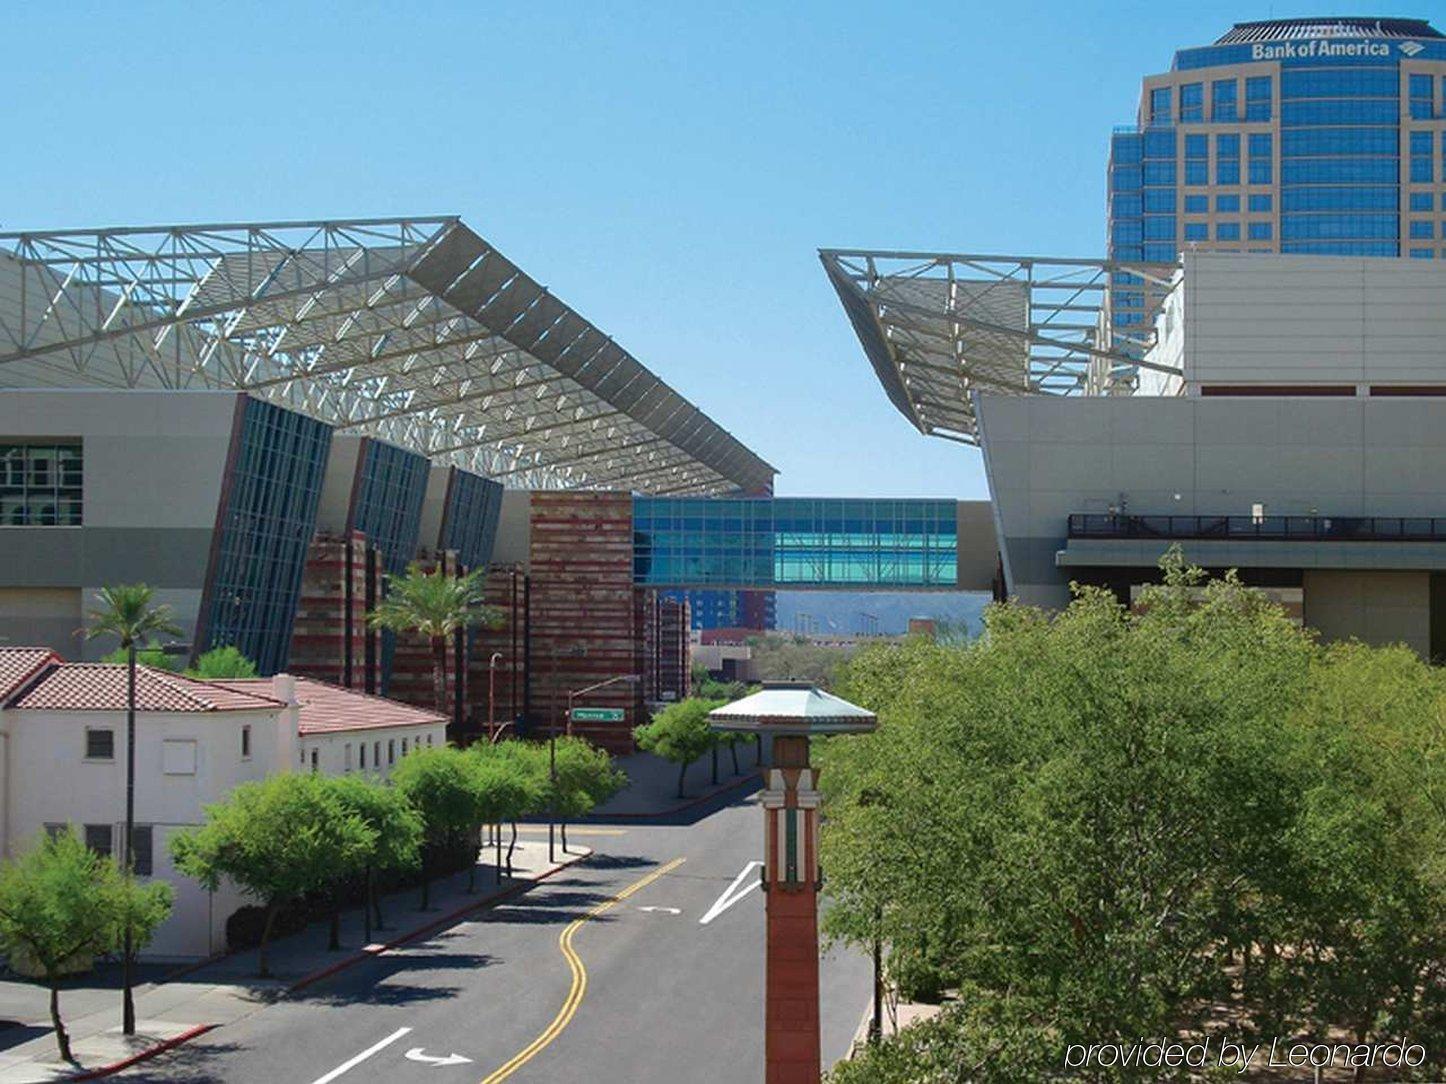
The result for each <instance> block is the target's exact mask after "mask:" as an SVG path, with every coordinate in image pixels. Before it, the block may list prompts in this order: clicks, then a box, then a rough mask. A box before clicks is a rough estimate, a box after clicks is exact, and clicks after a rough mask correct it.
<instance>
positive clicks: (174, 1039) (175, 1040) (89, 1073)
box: [65, 1024, 216, 1080]
mask: <svg viewBox="0 0 1446 1084" xmlns="http://www.w3.org/2000/svg"><path fill="white" fill-rule="evenodd" d="M214 1027H216V1025H215V1024H197V1025H196V1026H195V1027H193V1028H187V1029H186V1030H185V1031H183V1032H181V1033H180V1034H179V1035H173V1036H171V1037H170V1038H169V1039H163V1040H162V1041H161V1042H159V1043H157V1044H156V1045H155V1046H152V1047H147V1048H146V1049H145V1050H142V1051H139V1052H138V1053H135V1054H132V1055H131V1056H130V1057H128V1058H122V1059H121V1060H120V1061H113V1062H111V1063H110V1064H109V1065H102V1066H101V1067H100V1068H99V1069H87V1070H86V1071H85V1072H83V1073H80V1074H78V1075H77V1076H71V1077H66V1078H65V1079H67V1080H99V1079H100V1078H101V1077H103V1076H111V1075H113V1074H115V1073H119V1072H120V1071H121V1070H123V1069H129V1068H130V1067H131V1066H132V1065H135V1064H136V1063H137V1062H142V1061H145V1060H146V1059H147V1058H154V1057H155V1056H156V1055H157V1054H164V1053H165V1052H166V1051H167V1050H174V1049H175V1048H176V1047H178V1046H180V1045H181V1044H182V1043H188V1042H190V1041H191V1040H192V1039H194V1038H195V1037H196V1036H197V1035H204V1034H206V1032H208V1031H210V1030H211V1029H212V1028H214Z"/></svg>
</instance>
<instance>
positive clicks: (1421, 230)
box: [1411, 218, 1436, 241]
mask: <svg viewBox="0 0 1446 1084" xmlns="http://www.w3.org/2000/svg"><path fill="white" fill-rule="evenodd" d="M1435 236H1436V223H1434V222H1432V221H1431V220H1430V219H1429V218H1428V219H1424V220H1418V221H1416V222H1412V223H1411V240H1413V241H1429V240H1431V239H1432V238H1434V237H1435Z"/></svg>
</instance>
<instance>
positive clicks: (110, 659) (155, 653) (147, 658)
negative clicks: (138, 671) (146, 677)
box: [100, 647, 186, 673]
mask: <svg viewBox="0 0 1446 1084" xmlns="http://www.w3.org/2000/svg"><path fill="white" fill-rule="evenodd" d="M100 661H101V662H103V663H108V664H110V665H111V666H126V665H129V663H130V652H129V651H127V650H126V649H125V648H123V647H118V648H116V649H115V650H114V651H108V652H106V653H105V654H104V655H102V656H101V657H100ZM185 661H186V660H185V659H183V658H181V657H180V656H179V655H167V654H166V653H165V652H164V651H162V650H161V649H160V648H158V647H147V648H141V649H139V650H137V651H136V665H137V666H149V667H150V668H151V669H152V670H169V671H171V673H177V672H178V671H179V670H180V669H181V667H182V665H183V664H184V663H185Z"/></svg>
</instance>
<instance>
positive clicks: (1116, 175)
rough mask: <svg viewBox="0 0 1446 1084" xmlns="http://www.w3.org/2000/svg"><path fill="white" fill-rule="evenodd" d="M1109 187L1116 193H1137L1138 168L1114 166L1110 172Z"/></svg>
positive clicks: (1138, 184) (1138, 186) (1138, 182)
mask: <svg viewBox="0 0 1446 1084" xmlns="http://www.w3.org/2000/svg"><path fill="white" fill-rule="evenodd" d="M1110 185H1111V187H1112V188H1113V189H1114V190H1115V191H1116V192H1136V191H1139V188H1140V167H1139V166H1116V167H1115V168H1114V169H1112V170H1111V171H1110Z"/></svg>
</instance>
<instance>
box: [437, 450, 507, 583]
mask: <svg viewBox="0 0 1446 1084" xmlns="http://www.w3.org/2000/svg"><path fill="white" fill-rule="evenodd" d="M501 514H502V483H501V482H494V481H493V480H492V479H490V478H483V477H481V476H480V475H476V474H473V473H472V472H471V471H465V470H462V469H461V468H458V467H454V468H452V474H451V478H450V479H449V481H448V483H447V502H446V508H445V511H444V513H443V516H442V537H441V542H442V548H443V549H447V550H455V551H456V553H457V556H458V558H459V559H460V560H461V561H462V563H463V564H464V565H466V566H467V568H468V569H478V568H486V567H487V565H488V563H489V562H490V561H491V560H492V544H493V542H494V541H495V540H496V538H497V521H498V519H499V518H500V517H501Z"/></svg>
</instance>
